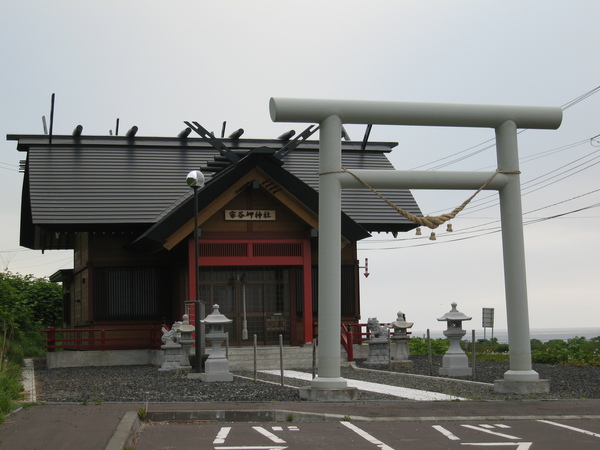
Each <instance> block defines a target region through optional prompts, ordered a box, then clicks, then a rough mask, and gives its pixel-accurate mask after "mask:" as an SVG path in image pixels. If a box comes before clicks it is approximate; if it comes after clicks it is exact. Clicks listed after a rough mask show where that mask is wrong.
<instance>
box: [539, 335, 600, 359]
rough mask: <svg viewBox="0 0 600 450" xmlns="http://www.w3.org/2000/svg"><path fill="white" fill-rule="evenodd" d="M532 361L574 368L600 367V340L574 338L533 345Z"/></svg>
mask: <svg viewBox="0 0 600 450" xmlns="http://www.w3.org/2000/svg"><path fill="white" fill-rule="evenodd" d="M531 350H532V352H531V359H532V361H533V362H535V363H544V364H569V365H574V366H588V365H592V366H598V365H600V339H599V338H598V337H595V338H592V339H590V340H589V341H588V340H587V339H586V338H584V337H574V338H573V339H569V340H567V341H563V340H560V339H553V340H551V341H548V342H546V343H545V344H543V345H542V346H536V347H535V349H534V347H533V345H532V349H531Z"/></svg>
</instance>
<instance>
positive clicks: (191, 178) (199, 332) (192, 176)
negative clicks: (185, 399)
mask: <svg viewBox="0 0 600 450" xmlns="http://www.w3.org/2000/svg"><path fill="white" fill-rule="evenodd" d="M185 181H186V183H187V185H188V186H189V187H191V188H192V189H193V190H194V264H195V266H196V270H195V274H196V275H195V278H196V280H195V281H196V300H195V303H194V304H195V307H194V308H195V314H194V327H195V328H196V339H195V343H196V358H195V363H194V371H195V372H196V373H201V372H202V355H204V332H203V331H204V330H203V324H201V322H200V320H201V319H204V313H205V311H204V302H202V301H200V300H199V297H200V265H199V264H198V258H199V255H198V253H199V251H198V245H199V244H198V240H199V237H200V236H199V235H198V189H199V188H202V187H204V174H203V173H202V172H200V171H199V170H192V171H191V172H190V173H188V174H187V177H186V179H185ZM200 316H202V317H200Z"/></svg>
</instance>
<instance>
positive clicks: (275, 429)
mask: <svg viewBox="0 0 600 450" xmlns="http://www.w3.org/2000/svg"><path fill="white" fill-rule="evenodd" d="M271 430H273V431H283V428H282V427H271Z"/></svg>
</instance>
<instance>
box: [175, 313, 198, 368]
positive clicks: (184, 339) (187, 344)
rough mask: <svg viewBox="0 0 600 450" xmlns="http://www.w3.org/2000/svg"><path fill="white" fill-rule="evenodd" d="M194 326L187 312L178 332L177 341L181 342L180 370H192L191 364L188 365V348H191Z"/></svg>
mask: <svg viewBox="0 0 600 450" xmlns="http://www.w3.org/2000/svg"><path fill="white" fill-rule="evenodd" d="M195 329H196V327H194V325H190V316H188V315H187V314H184V315H183V322H182V323H181V325H180V326H179V333H180V334H181V337H180V338H179V343H180V344H181V370H182V371H186V372H189V371H190V370H192V366H191V365H190V349H191V348H192V343H193V342H194V339H192V333H193V332H194V330H195Z"/></svg>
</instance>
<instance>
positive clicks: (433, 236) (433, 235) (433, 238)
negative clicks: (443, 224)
mask: <svg viewBox="0 0 600 450" xmlns="http://www.w3.org/2000/svg"><path fill="white" fill-rule="evenodd" d="M429 240H430V241H435V240H436V237H435V233H434V232H433V231H432V232H431V236H429Z"/></svg>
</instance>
